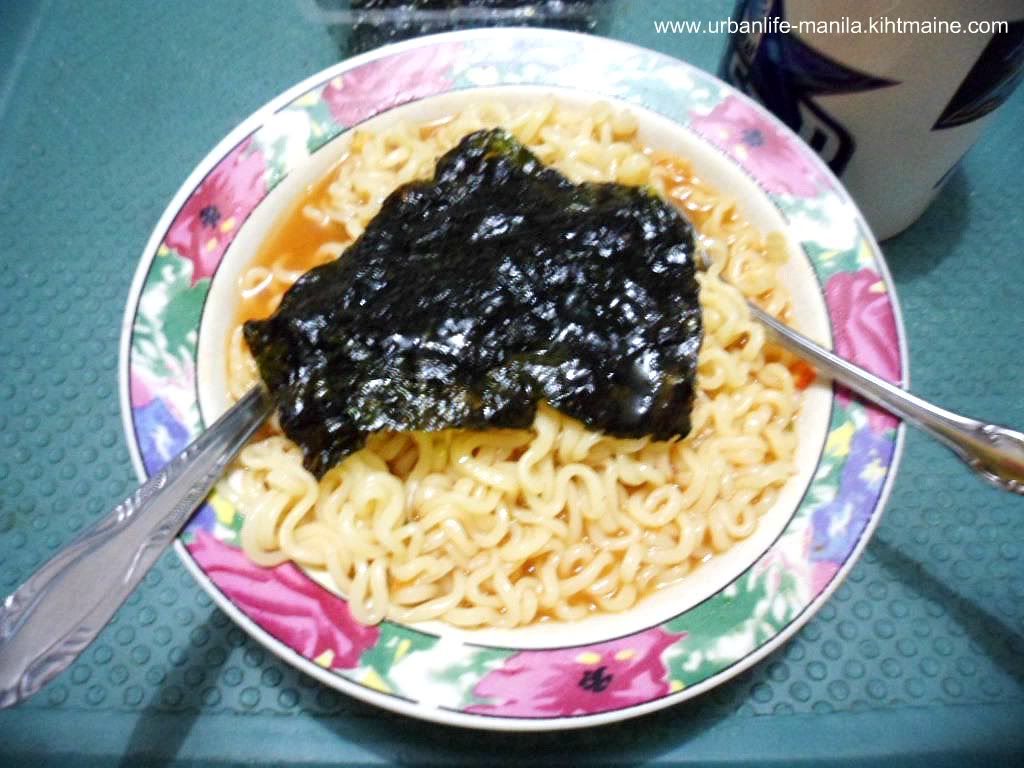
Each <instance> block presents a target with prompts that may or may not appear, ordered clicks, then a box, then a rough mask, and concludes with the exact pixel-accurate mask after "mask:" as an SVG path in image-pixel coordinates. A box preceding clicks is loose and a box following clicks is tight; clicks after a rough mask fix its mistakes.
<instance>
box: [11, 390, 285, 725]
mask: <svg viewBox="0 0 1024 768" xmlns="http://www.w3.org/2000/svg"><path fill="white" fill-rule="evenodd" d="M270 410H271V405H270V398H269V396H267V395H266V393H265V391H264V390H263V388H262V387H256V388H254V389H252V390H251V391H250V392H249V393H248V394H246V395H245V397H243V398H242V399H241V400H239V401H238V403H236V404H235V405H234V406H233V407H232V408H231V409H230V410H229V411H227V412H226V413H225V414H224V415H223V416H222V417H221V418H220V419H218V420H217V422H216V423H215V424H214V425H213V426H212V427H211V428H210V429H208V430H207V431H205V432H203V433H202V434H201V435H200V436H199V437H198V438H197V439H196V440H195V442H193V443H191V444H190V445H189V446H188V447H187V448H185V450H184V451H182V452H181V453H180V454H178V456H176V457H175V458H174V459H172V460H171V461H170V462H169V463H168V464H167V465H166V466H164V468H163V469H161V470H160V471H159V472H157V473H156V474H154V475H153V476H152V477H150V478H149V480H147V481H146V482H145V483H144V484H143V485H142V486H141V487H140V488H139V489H138V490H137V491H135V493H133V494H132V495H131V496H129V497H128V498H127V499H125V500H124V501H123V502H121V503H120V504H119V505H117V506H116V507H114V509H113V510H112V511H111V512H110V513H108V514H107V515H106V517H104V518H102V519H100V520H99V521H98V522H96V523H95V524H94V525H93V526H92V527H91V528H89V529H87V530H86V531H85V532H84V533H83V534H82V535H81V536H79V537H78V538H77V539H76V540H75V541H73V542H72V543H71V544H69V545H68V546H67V547H65V548H64V549H62V550H61V551H60V552H58V553H57V554H56V555H55V556H54V557H53V558H52V559H50V560H49V561H47V562H46V563H44V564H43V565H42V566H41V567H40V568H39V569H38V570H37V571H36V572H35V573H34V574H32V575H31V576H30V577H29V579H28V580H27V581H26V582H25V583H24V584H22V585H21V586H20V587H18V589H17V590H15V591H14V592H13V593H12V594H11V595H9V596H8V597H7V599H6V600H4V602H3V604H2V605H0V707H9V706H13V705H14V704H17V703H18V702H19V701H21V700H22V699H25V698H27V697H28V696H31V695H32V694H33V693H35V692H36V691H38V690H39V689H40V688H41V687H42V686H43V685H45V684H46V683H47V682H48V681H49V680H51V679H52V678H53V677H55V676H56V675H57V674H59V673H60V672H62V671H63V670H64V669H65V668H66V667H67V666H68V665H69V664H71V662H72V661H74V660H75V659H76V658H77V657H78V655H79V654H80V653H81V652H82V651H83V650H84V649H85V648H86V646H88V645H89V643H91V642H92V641H93V640H94V639H95V637H96V635H98V634H99V632H100V630H102V629H103V627H105V626H106V625H107V622H109V621H110V618H111V616H113V615H114V612H115V611H116V610H117V609H118V607H120V605H121V603H122V602H124V600H125V598H127V597H128V595H129V594H131V592H132V590H133V589H134V588H135V586H136V585H137V584H138V583H139V580H140V579H142V577H143V576H144V575H145V574H146V572H147V571H148V570H149V569H150V568H151V567H152V565H153V563H155V562H156V560H157V558H159V557H160V555H161V554H163V552H164V550H165V549H166V548H167V545H168V544H169V543H170V542H171V540H172V539H173V538H174V537H175V536H177V534H178V531H179V530H181V528H182V526H183V525H184V524H185V522H186V521H187V520H188V518H189V517H190V516H191V514H192V512H193V510H194V509H195V508H196V507H197V506H198V505H199V503H200V502H201V501H202V500H203V499H204V498H206V496H207V494H208V493H209V492H210V489H211V488H212V487H213V484H214V483H215V482H216V481H217V479H218V478H219V477H220V476H221V474H222V473H223V472H224V469H225V468H226V467H227V465H228V463H229V462H230V461H231V460H232V459H233V458H234V457H235V455H236V454H237V453H238V451H239V450H241V448H242V446H243V445H245V443H246V441H247V440H248V439H249V438H250V437H251V436H252V435H253V433H255V432H256V430H257V429H258V428H259V426H260V425H261V424H262V423H263V421H264V420H265V419H266V418H267V416H268V415H269V413H270Z"/></svg>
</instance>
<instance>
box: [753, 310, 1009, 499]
mask: <svg viewBox="0 0 1024 768" xmlns="http://www.w3.org/2000/svg"><path fill="white" fill-rule="evenodd" d="M748 304H749V306H750V313H751V315H753V317H754V318H755V319H756V320H757V321H758V322H759V323H761V324H762V325H764V326H765V327H767V328H768V330H769V331H770V332H771V334H772V336H773V337H774V339H775V341H776V342H778V344H779V345H780V346H783V347H785V348H786V349H788V350H789V351H790V352H793V353H795V354H797V355H799V356H800V357H802V358H804V359H805V360H807V361H808V362H810V363H813V364H814V365H815V366H816V367H817V368H818V370H819V371H821V372H822V373H826V374H828V375H829V376H831V377H832V378H833V379H834V380H836V381H838V382H840V383H841V384H845V385H846V386H847V387H849V388H850V389H852V390H853V391H854V392H856V393H857V394H859V395H860V396H861V397H863V398H865V399H866V400H870V401H871V402H873V403H876V404H877V405H880V406H882V407H883V408H885V409H886V410H887V411H889V412H890V413H892V414H893V415H894V416H899V417H900V418H901V419H903V420H904V421H908V422H910V423H911V424H913V425H915V426H917V427H919V428H921V429H922V430H924V431H925V432H927V433H928V434H930V435H931V436H932V437H934V438H936V439H937V440H939V441H940V442H942V443H945V444H946V445H947V446H948V447H949V448H950V449H952V451H953V453H955V454H956V455H957V456H958V457H959V458H960V459H961V460H963V462H964V463H965V464H967V466H969V467H970V468H971V469H973V470H974V471H975V472H977V473H978V474H979V475H981V476H982V477H983V478H985V479H986V480H988V481H989V482H990V483H992V484H993V485H995V486H997V487H998V488H1002V489H1003V490H1004V491H1011V492H1012V493H1019V494H1022V495H1024V434H1022V433H1020V432H1017V431H1016V430H1013V429H1009V428H1007V427H1001V426H998V425H996V424H987V423H985V422H983V421H978V420H977V419H969V418H967V417H965V416H961V415H960V414H957V413H953V412H952V411H947V410H946V409H944V408H939V407H938V406H937V405H933V404H932V403H929V402H928V401H927V400H922V399H921V398H920V397H917V396H916V395H912V394H910V393H909V392H907V391H906V390H903V389H900V388H899V387H897V386H896V385H895V384H890V383H889V382H888V381H885V380H884V379H880V378H879V377H878V376H875V375H874V374H872V373H868V372H867V371H865V370H864V369H863V368H860V367H858V366H856V365H854V364H853V363H851V362H849V361H848V360H844V359H843V358H841V357H838V356H836V355H834V354H832V353H831V352H829V351H828V350H826V349H824V348H822V347H820V346H818V345H817V344H815V343H814V342H813V341H811V340H810V339H808V338H807V337H806V336H803V335H801V334H799V333H797V332H796V331H794V330H793V329H792V328H790V327H789V326H787V325H784V324H783V323H780V322H779V321H778V320H776V319H775V318H774V317H772V316H771V315H769V314H768V313H767V312H764V311H763V310H761V309H760V308H758V307H756V306H755V305H753V304H750V303H749V302H748Z"/></svg>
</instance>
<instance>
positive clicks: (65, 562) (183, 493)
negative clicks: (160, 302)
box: [0, 304, 1024, 707]
mask: <svg viewBox="0 0 1024 768" xmlns="http://www.w3.org/2000/svg"><path fill="white" fill-rule="evenodd" d="M750 311H751V314H752V315H753V317H754V318H755V319H756V320H758V322H760V323H762V324H763V325H764V326H765V327H767V328H768V330H769V331H770V332H771V334H772V336H773V337H774V339H775V340H776V341H777V342H778V343H779V344H780V345H781V346H783V347H785V348H786V349H788V350H790V351H791V352H794V353H795V354H797V355H799V356H801V357H803V358H805V359H806V360H808V361H809V362H811V363H813V364H814V365H815V366H817V367H818V369H819V370H820V371H822V372H823V373H827V374H829V375H830V376H832V378H834V379H835V380H836V381H839V382H841V383H842V384H845V385H846V386H848V387H849V388H850V389H852V390H853V391H855V392H857V393H858V394H860V395H861V396H863V397H864V398H866V399H868V400H870V401H872V402H874V403H877V404H878V405H880V406H882V407H883V408H885V409H886V410H888V411H890V412H892V413H893V414H895V415H897V416H899V417H901V418H902V419H904V420H906V421H909V422H911V423H912V424H915V425H917V426H918V427H920V428H921V429H923V430H925V431H926V432H928V433H929V434H931V435H932V436H933V437H935V438H937V439H938V440H940V441H942V442H943V443H945V444H946V445H948V446H949V447H950V448H951V449H952V450H953V452H954V453H956V455H957V456H959V457H960V458H961V459H963V461H964V462H966V463H967V465H968V466H970V467H971V469H973V470H974V471H976V472H977V473H978V474H980V475H981V476H982V477H984V478H985V479H986V480H988V481H989V482H991V483H993V484H994V485H996V486H998V487H999V488H1002V489H1004V490H1007V491H1012V492H1014V493H1020V494H1024V434H1021V433H1020V432H1016V431H1014V430H1011V429H1007V428H1006V427H999V426H995V425H993V424H986V423H984V422H981V421H977V420H975V419H968V418H965V417H963V416H960V415H958V414H955V413H952V412H951V411H947V410H944V409H942V408H939V407H937V406H935V405H932V404H931V403H928V402H926V401H925V400H922V399H921V398H919V397H916V396H915V395H912V394H910V393H909V392H906V391H904V390H902V389H900V388H899V387H897V386H896V385H894V384H890V383H889V382H887V381H884V380H883V379H880V378H879V377H877V376H875V375H874V374H871V373H868V372H867V371H865V370H863V369H862V368H859V367H858V366H856V365H854V364H853V363H851V362H849V361H847V360H844V359H842V358H840V357H837V356H836V355H834V354H832V353H831V352H829V351H828V350H826V349H824V348H822V347H820V346H819V345H818V344H816V343H815V342H813V341H811V340H810V339H808V338H807V337H806V336H803V335H802V334H800V333H797V332H796V331H794V330H793V329H792V328H789V327H788V326H786V325H784V324H783V323H780V322H779V321H778V320H776V319H775V318H774V317H772V316H771V315H769V314H767V313H765V312H763V311H762V310H761V309H759V308H758V307H756V306H754V305H753V304H750ZM270 412H271V403H270V398H269V397H268V396H267V394H266V392H265V390H264V389H263V388H262V387H256V388H254V389H253V390H251V391H250V392H249V393H248V394H246V395H245V397H243V398H242V399H241V400H239V401H238V403H237V404H236V405H235V406H234V407H233V408H231V409H230V410H229V411H228V412H227V413H225V414H224V415H223V416H222V417H221V418H220V419H218V421H217V422H216V423H215V424H214V425H213V426H212V427H211V428H210V429H209V430H207V431H206V432H204V433H203V434H202V435H200V436H199V437H198V438H197V439H196V441H195V442H194V443H192V444H191V445H190V446H188V448H186V449H185V450H184V451H183V452H182V453H181V454H179V455H178V456H177V457H176V458H175V459H173V460H172V461H171V462H170V463H169V464H167V466H165V467H164V468H163V469H162V470H161V471H160V472H158V473H157V474H155V475H154V476H153V477H151V478H150V479H149V480H148V481H147V482H146V483H145V484H144V485H143V486H142V487H141V488H139V490H138V491H136V492H135V494H134V495H132V496H131V497H130V498H128V499H126V500H125V501H123V502H122V503H121V504H120V505H119V506H117V507H115V508H114V510H113V511H112V512H111V513H110V514H108V515H107V516H106V517H105V518H103V519H102V520H100V521H99V522H98V523H96V524H95V525H94V526H93V527H92V528H90V529H89V530H87V531H86V532H85V533H84V534H83V535H82V536H80V537H79V538H78V539H77V540H76V541H74V542H73V543H72V544H70V545H69V546H68V547H66V548H65V549H63V550H61V552H59V553H58V554H57V555H56V556H55V557H54V558H53V559H51V560H49V561H48V562H47V563H46V564H45V565H43V566H42V567H41V568H40V569H39V570H38V571H36V573H35V574H33V575H32V576H31V577H30V578H29V580H28V581H26V582H25V583H24V584H23V585H22V586H21V587H19V588H18V590H17V591H16V592H14V593H13V594H11V595H10V596H8V597H7V599H6V600H5V601H4V603H3V605H2V606H0V707H9V706H12V705H14V704H16V703H17V702H19V701H21V700H22V699H24V698H26V697H28V696H31V695H32V694H33V693H35V692H36V691H38V690H39V689H40V688H41V687H42V686H43V685H45V684H46V683H47V681H49V680H50V679H52V678H53V677H54V676H56V675H57V674H59V673H60V672H61V671H62V670H64V669H65V668H66V667H67V666H68V665H69V664H70V663H71V662H72V661H74V659H75V658H76V657H77V656H78V654H79V653H81V652H82V650H84V649H85V647H86V646H87V645H88V644H89V643H90V642H92V640H93V639H94V638H95V637H96V635H97V634H99V632H100V630H102V629H103V627H104V626H105V625H106V623H107V622H108V621H109V620H110V617H111V616H113V614H114V611H116V610H117V608H118V607H119V606H120V605H121V603H122V602H123V601H124V600H125V599H126V598H127V597H128V595H129V594H130V593H131V591H132V590H133V589H134V588H135V586H136V585H137V584H138V583H139V580H140V579H141V578H142V577H143V575H145V573H146V571H148V570H149V568H150V567H151V566H152V565H153V563H154V562H156V559H157V558H158V557H159V556H160V554H161V553H162V552H163V551H164V548H165V547H166V546H167V545H168V544H169V543H170V542H171V540H172V539H173V538H174V537H175V536H176V535H177V533H178V531H179V530H180V529H181V527H182V526H183V525H184V524H185V522H186V520H188V518H189V516H190V515H191V514H192V511H193V510H194V509H195V507H196V506H197V505H198V504H199V503H200V502H201V501H202V500H203V499H204V498H205V497H206V495H207V494H208V493H209V492H210V489H211V488H212V487H213V484H214V483H215V482H216V480H217V478H219V477H220V475H221V474H222V473H223V471H224V469H225V468H226V467H227V465H228V464H229V463H230V462H231V460H232V459H233V458H234V457H235V455H236V454H237V453H238V451H239V450H241V448H242V446H243V445H244V444H245V443H246V441H247V440H248V439H249V438H250V437H251V436H252V435H253V434H254V433H255V432H256V430H257V429H258V428H259V426H260V425H261V424H262V423H263V421H264V420H265V419H266V418H267V416H268V415H269V414H270Z"/></svg>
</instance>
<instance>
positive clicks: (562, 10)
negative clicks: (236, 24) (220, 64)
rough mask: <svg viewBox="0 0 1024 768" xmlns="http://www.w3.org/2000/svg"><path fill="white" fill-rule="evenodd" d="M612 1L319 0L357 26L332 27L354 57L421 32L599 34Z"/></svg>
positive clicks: (331, 16)
mask: <svg viewBox="0 0 1024 768" xmlns="http://www.w3.org/2000/svg"><path fill="white" fill-rule="evenodd" d="M607 6H608V0H316V8H317V9H318V10H319V11H320V12H321V14H322V15H323V16H324V17H325V18H326V19H328V20H338V21H340V20H342V19H344V20H345V22H346V23H348V24H351V25H352V31H351V35H346V34H345V29H344V28H337V29H334V30H332V32H333V33H334V34H335V37H336V39H338V42H339V43H341V44H342V46H343V51H344V52H345V53H346V55H349V56H351V55H354V54H357V53H363V52H365V51H369V50H371V49H373V48H378V47H380V46H382V45H386V44H388V43H395V42H398V41H399V40H407V39H409V38H412V37H418V36H420V35H432V34H436V33H438V32H451V31H454V30H457V29H475V28H479V27H510V26H516V27H554V28H557V29H567V30H571V31H574V32H589V33H591V34H595V33H598V32H599V31H601V30H599V26H601V27H604V26H607V20H606V17H607V16H608V9H607ZM343 8H344V9H346V10H343ZM602 22H603V23H602Z"/></svg>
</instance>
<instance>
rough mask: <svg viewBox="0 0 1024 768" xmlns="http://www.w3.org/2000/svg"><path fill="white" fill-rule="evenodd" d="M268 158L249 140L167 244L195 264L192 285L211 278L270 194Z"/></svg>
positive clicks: (203, 188)
mask: <svg viewBox="0 0 1024 768" xmlns="http://www.w3.org/2000/svg"><path fill="white" fill-rule="evenodd" d="M265 170H266V164H265V162H264V159H263V155H262V154H261V153H260V152H259V150H258V149H257V148H256V147H255V146H253V144H252V137H249V138H247V139H246V140H245V141H243V142H242V143H241V144H239V145H238V146H237V147H235V148H234V149H233V150H231V152H230V153H229V154H228V155H227V156H226V157H225V158H224V159H223V160H221V161H220V162H219V163H218V164H217V167H216V168H214V169H213V171H211V172H210V175H209V176H207V177H206V178H205V179H204V180H203V182H202V183H201V184H200V185H199V187H198V188H197V189H196V191H195V192H193V193H192V196H191V197H190V198H189V199H188V201H187V202H186V203H185V205H184V207H183V208H182V209H181V211H179V212H178V215H177V217H176V218H175V219H174V222H173V223H172V224H171V227H170V229H169V230H168V232H167V237H166V239H165V240H164V244H165V245H166V246H167V247H168V248H171V249H173V250H175V251H177V252H178V253H179V254H180V255H181V256H183V257H184V258H186V259H188V260H189V261H191V262H192V284H193V285H195V284H196V283H197V282H199V281H200V280H202V279H203V278H204V277H210V276H211V275H213V273H214V272H215V271H216V269H217V265H218V264H220V260H221V257H222V256H223V255H224V251H226V250H227V247H228V246H229V245H230V244H231V241H232V240H233V239H234V237H235V234H236V233H237V232H238V228H239V227H241V226H242V223H243V222H244V221H245V219H246V218H247V217H248V216H249V214H250V213H252V210H253V209H254V208H255V207H256V206H257V205H258V204H259V202H260V200H262V199H263V198H264V197H265V196H266V194H267V183H266V179H265V178H264V172H265Z"/></svg>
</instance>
